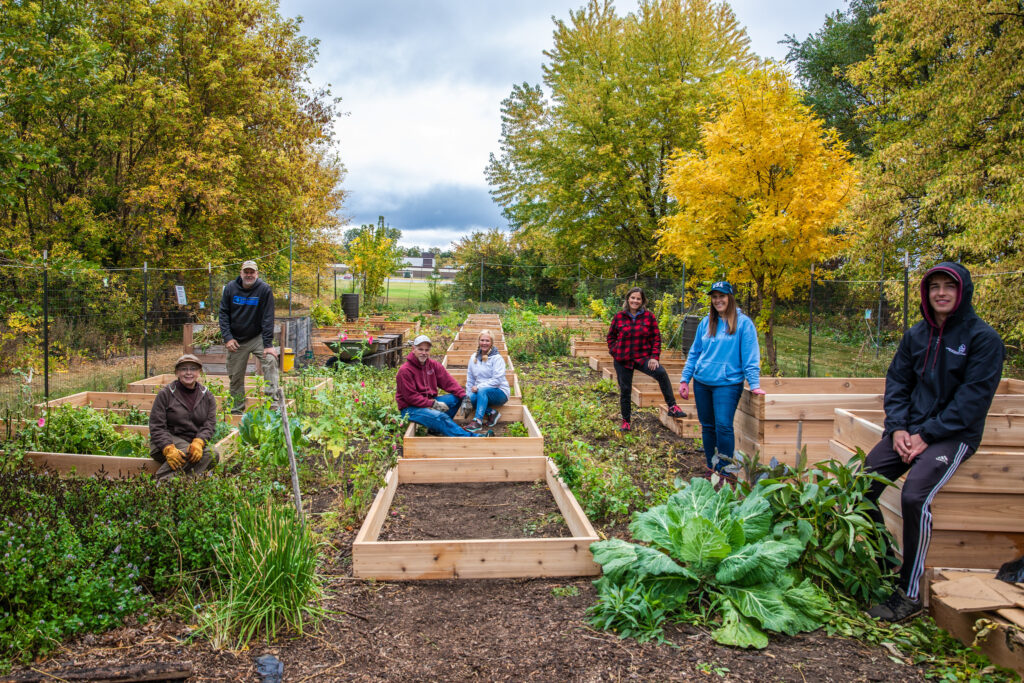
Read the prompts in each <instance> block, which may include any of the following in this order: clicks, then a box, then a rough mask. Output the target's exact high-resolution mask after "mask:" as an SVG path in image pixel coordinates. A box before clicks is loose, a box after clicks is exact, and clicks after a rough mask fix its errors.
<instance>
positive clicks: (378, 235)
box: [348, 216, 402, 306]
mask: <svg viewBox="0 0 1024 683" xmlns="http://www.w3.org/2000/svg"><path fill="white" fill-rule="evenodd" d="M389 230H390V228H387V227H385V225H384V217H383V216H381V217H380V219H379V221H378V224H377V227H374V226H373V225H364V226H362V228H360V230H359V234H358V235H357V236H356V237H355V239H353V240H352V241H351V242H350V243H349V245H348V260H349V265H351V266H352V272H353V273H354V274H355V276H356V277H357V278H360V279H361V280H362V281H363V298H364V299H365V304H366V305H367V306H370V305H372V304H373V302H374V300H375V299H377V298H379V297H380V295H381V292H383V290H384V278H386V277H387V276H388V275H390V274H391V273H393V272H394V271H395V270H397V269H398V267H399V266H400V265H401V263H402V256H401V252H400V251H399V249H398V240H397V239H395V238H392V237H391V236H390V235H389Z"/></svg>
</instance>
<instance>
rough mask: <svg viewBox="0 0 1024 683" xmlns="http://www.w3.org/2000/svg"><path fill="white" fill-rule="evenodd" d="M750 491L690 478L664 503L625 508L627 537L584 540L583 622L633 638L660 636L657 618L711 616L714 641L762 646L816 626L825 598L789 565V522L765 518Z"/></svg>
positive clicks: (760, 500) (793, 544)
mask: <svg viewBox="0 0 1024 683" xmlns="http://www.w3.org/2000/svg"><path fill="white" fill-rule="evenodd" d="M773 521H774V520H773V514H772V510H771V506H770V505H769V502H768V500H766V499H765V498H764V496H763V495H761V493H760V491H758V490H757V489H755V490H754V491H752V492H751V493H750V495H748V496H747V497H746V498H743V499H739V498H737V496H736V494H735V493H734V492H733V490H732V489H731V488H730V487H728V486H725V487H722V489H721V490H719V491H715V489H714V487H713V486H712V484H711V482H710V481H708V480H706V479H693V480H691V481H690V482H689V483H688V484H684V485H683V486H682V488H680V490H678V491H677V492H676V493H674V494H673V495H672V496H670V497H669V499H668V501H667V502H666V503H665V504H664V505H658V506H656V507H653V508H651V509H650V510H647V511H646V512H638V513H636V514H634V516H633V521H632V523H631V524H630V527H629V529H630V532H631V533H632V535H633V537H634V538H635V539H637V540H638V541H641V542H642V543H644V544H646V545H641V544H638V543H628V542H626V541H623V540H621V539H611V540H608V541H599V542H597V543H594V544H592V545H591V546H590V549H591V552H593V554H594V559H595V560H596V561H597V562H598V563H599V564H600V565H601V566H602V568H603V570H604V575H603V576H602V577H601V578H600V579H598V580H597V581H596V582H595V584H596V586H597V589H598V604H597V605H595V606H593V607H591V608H590V620H591V623H592V624H594V625H595V626H598V627H600V628H605V629H609V630H613V631H618V632H619V633H620V634H621V635H622V636H623V637H625V636H632V637H636V638H638V639H640V640H646V639H650V638H659V639H660V638H661V633H662V626H663V624H664V623H665V622H666V621H687V622H691V623H709V622H715V624H716V625H717V628H714V630H712V632H711V635H712V637H713V638H714V639H715V640H716V641H717V642H719V643H722V644H723V645H733V646H738V647H753V648H764V647H766V646H767V645H768V632H779V633H785V634H789V635H792V634H795V633H800V632H802V631H813V630H815V629H817V628H819V627H820V626H821V625H822V620H823V617H824V613H825V610H826V609H827V608H828V606H829V602H828V599H827V598H826V597H825V596H824V595H823V594H822V593H821V591H820V590H819V589H818V588H817V587H816V586H814V585H813V584H812V583H811V582H810V580H808V579H802V580H801V579H800V578H799V576H798V574H797V572H796V571H795V570H794V568H793V566H794V565H795V563H796V562H797V560H799V558H800V556H801V555H802V554H803V552H804V549H805V547H806V543H807V539H806V537H804V538H803V540H801V538H800V537H799V536H798V535H797V534H796V533H795V532H793V531H792V529H791V526H790V525H783V524H773Z"/></svg>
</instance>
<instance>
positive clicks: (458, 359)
mask: <svg viewBox="0 0 1024 683" xmlns="http://www.w3.org/2000/svg"><path fill="white" fill-rule="evenodd" d="M474 353H476V351H475V350H466V351H452V352H450V353H446V354H445V355H444V358H442V359H441V364H442V365H444V366H445V367H446V368H465V367H467V366H468V365H469V359H470V358H471V357H472V356H473V354H474ZM498 353H500V354H501V357H502V358H504V359H505V369H506V370H515V368H514V367H513V366H512V358H511V356H509V355H508V351H498Z"/></svg>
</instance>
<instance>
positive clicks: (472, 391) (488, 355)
mask: <svg viewBox="0 0 1024 683" xmlns="http://www.w3.org/2000/svg"><path fill="white" fill-rule="evenodd" d="M477 345H478V348H477V350H476V353H474V354H473V356H472V357H471V358H470V359H469V367H468V368H467V370H466V391H467V396H466V398H467V399H469V401H470V402H471V403H472V404H473V408H475V409H476V412H475V414H474V417H473V419H472V421H470V423H469V425H467V426H466V429H468V430H469V431H471V432H472V431H478V430H480V429H483V427H484V424H485V423H486V424H487V425H488V426H490V427H493V426H494V425H496V424H497V423H498V420H499V419H500V418H501V413H499V412H498V411H497V410H495V409H494V407H495V406H500V405H504V404H505V403H506V402H507V401H508V397H509V394H510V393H511V391H510V390H509V387H508V379H507V378H506V377H505V359H504V358H502V357H501V354H500V353H498V350H497V349H495V348H494V335H493V334H491V333H490V332H489V331H488V330H483V331H482V332H480V336H479V337H478V338H477Z"/></svg>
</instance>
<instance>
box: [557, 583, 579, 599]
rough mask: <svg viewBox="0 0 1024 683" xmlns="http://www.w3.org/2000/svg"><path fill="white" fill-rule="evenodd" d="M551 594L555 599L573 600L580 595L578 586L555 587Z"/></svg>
mask: <svg viewBox="0 0 1024 683" xmlns="http://www.w3.org/2000/svg"><path fill="white" fill-rule="evenodd" d="M551 594H552V595H554V596H555V597H556V598H575V597H576V596H577V595H579V594H580V589H579V587H578V586H555V587H554V588H552V589H551Z"/></svg>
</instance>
